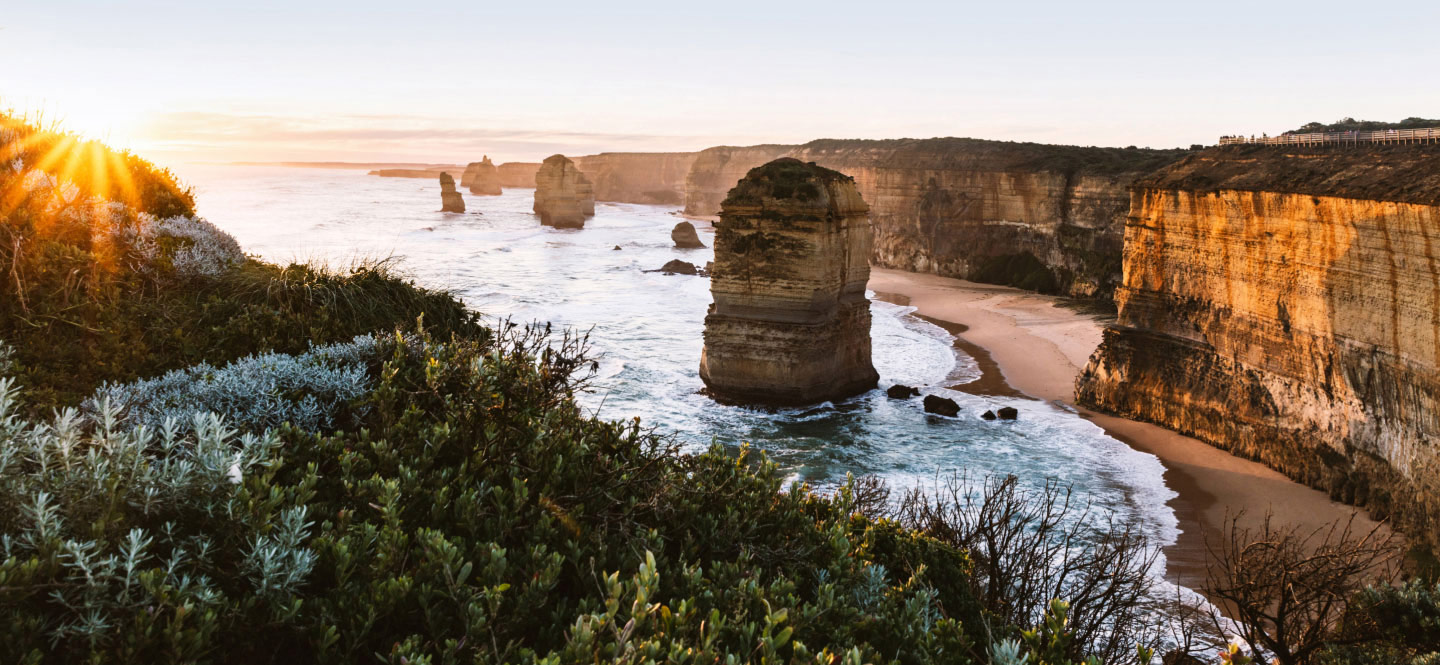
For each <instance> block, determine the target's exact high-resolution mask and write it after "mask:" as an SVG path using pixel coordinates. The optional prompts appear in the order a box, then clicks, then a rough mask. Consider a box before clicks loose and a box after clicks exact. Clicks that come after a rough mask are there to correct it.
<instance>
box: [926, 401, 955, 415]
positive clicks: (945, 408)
mask: <svg viewBox="0 0 1440 665" xmlns="http://www.w3.org/2000/svg"><path fill="white" fill-rule="evenodd" d="M925 412H926V413H935V414H939V415H942V416H950V417H951V418H954V417H955V416H958V415H960V405H959V404H956V403H955V400H953V399H950V398H949V397H941V396H939V395H926V396H925Z"/></svg>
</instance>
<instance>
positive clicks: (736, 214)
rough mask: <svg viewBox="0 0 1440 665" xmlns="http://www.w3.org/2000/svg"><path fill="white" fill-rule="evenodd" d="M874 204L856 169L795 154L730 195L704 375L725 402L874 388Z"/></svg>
mask: <svg viewBox="0 0 1440 665" xmlns="http://www.w3.org/2000/svg"><path fill="white" fill-rule="evenodd" d="M867 212H868V207H867V206H866V205H865V202H864V200H862V199H861V198H860V194H859V192H858V191H856V189H855V184H854V180H853V179H852V178H850V177H848V176H845V175H843V174H841V173H837V172H835V171H832V170H829V169H825V168H821V167H818V166H815V165H813V164H805V163H803V162H799V161H796V160H793V159H781V160H776V161H774V162H771V163H769V164H766V165H764V166H762V167H759V168H756V169H754V170H752V171H751V172H750V173H748V174H747V175H746V176H745V178H744V179H743V180H741V181H740V182H739V183H738V184H737V185H736V186H735V188H734V189H733V190H731V192H730V194H729V196H728V197H727V198H726V199H725V200H724V202H723V203H722V205H721V214H720V221H719V222H718V223H717V224H716V233H715V262H714V263H715V266H714V273H713V274H712V275H711V285H710V292H711V294H712V295H713V296H714V298H715V302H714V304H712V305H711V308H710V313H709V314H708V315H707V316H706V317H705V347H704V350H703V351H702V353H701V356H700V378H701V379H702V380H703V381H704V382H705V385H706V387H707V388H708V390H709V392H710V394H711V395H712V396H714V397H715V398H717V399H720V400H722V401H730V402H748V403H764V404H809V403H815V402H820V401H824V400H830V399H839V398H843V397H849V396H851V395H854V394H857V393H860V392H864V391H866V390H870V389H871V388H874V387H875V385H876V383H877V381H878V379H879V376H878V375H877V374H876V372H875V368H874V366H873V365H872V364H871V361H870V303H869V301H868V300H866V298H865V283H866V282H867V281H868V280H869V278H870V266H869V263H868V261H867V257H868V256H869V253H870V251H869V250H870V225H869V222H868V220H867V218H866V214H867Z"/></svg>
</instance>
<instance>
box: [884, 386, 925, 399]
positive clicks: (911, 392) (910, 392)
mask: <svg viewBox="0 0 1440 665" xmlns="http://www.w3.org/2000/svg"><path fill="white" fill-rule="evenodd" d="M885 394H886V395H889V396H890V397H893V398H895V399H910V398H911V397H914V396H916V395H919V394H920V391H919V390H916V389H915V388H911V387H910V386H903V385H900V384H898V383H897V384H895V385H893V386H890V388H889V389H888V390H886V391H885Z"/></svg>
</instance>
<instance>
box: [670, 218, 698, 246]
mask: <svg viewBox="0 0 1440 665" xmlns="http://www.w3.org/2000/svg"><path fill="white" fill-rule="evenodd" d="M670 239H671V240H673V241H675V246H676V247H679V248H680V249H700V248H702V247H704V246H705V243H702V242H700V235H699V234H697V233H696V232H695V225H694V224H691V223H690V222H680V223H679V224H676V225H675V228H673V229H671V230H670Z"/></svg>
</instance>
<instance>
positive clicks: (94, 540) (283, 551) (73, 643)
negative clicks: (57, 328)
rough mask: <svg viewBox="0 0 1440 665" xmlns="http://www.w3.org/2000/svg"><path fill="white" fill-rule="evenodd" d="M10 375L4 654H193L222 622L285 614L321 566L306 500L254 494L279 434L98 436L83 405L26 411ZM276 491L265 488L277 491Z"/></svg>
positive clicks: (1, 411)
mask: <svg viewBox="0 0 1440 665" xmlns="http://www.w3.org/2000/svg"><path fill="white" fill-rule="evenodd" d="M16 400H17V391H16V389H15V388H14V384H13V381H12V380H11V379H9V378H3V379H0V503H3V505H5V506H7V507H9V508H10V509H8V510H4V511H0V606H3V607H5V608H6V611H4V612H0V633H3V635H4V637H3V638H0V642H3V646H0V660H3V661H4V662H7V663H42V662H79V661H80V660H82V659H81V658H80V657H79V656H80V655H81V654H90V655H91V656H92V657H96V658H97V661H96V662H145V661H150V660H152V659H153V660H156V661H159V660H166V661H186V660H192V659H194V658H196V657H198V656H200V655H202V654H204V653H206V652H208V651H210V650H211V649H212V648H213V647H212V646H210V644H211V643H212V642H213V641H214V640H216V639H218V638H217V635H216V632H217V631H218V630H220V629H222V628H224V627H229V626H236V625H242V624H243V623H247V622H248V623H251V624H253V625H264V624H266V623H269V622H283V621H286V620H287V619H288V617H290V616H293V613H294V610H295V609H297V608H296V607H295V606H293V605H289V604H288V603H289V602H290V601H291V597H290V595H291V594H292V593H293V591H294V590H295V588H296V587H297V586H298V584H299V583H300V582H301V581H302V580H303V579H304V578H305V576H306V574H307V573H308V572H309V570H310V568H311V567H312V566H313V565H314V561H315V555H314V553H313V552H312V551H310V550H308V549H306V548H305V547H303V546H302V541H304V540H305V539H306V534H307V531H308V529H309V527H310V523H309V521H308V520H307V519H306V514H305V512H304V508H303V506H300V505H299V501H298V500H297V499H298V497H297V496H295V495H292V494H286V493H287V492H299V491H302V490H301V489H300V488H296V489H289V488H284V489H282V488H275V491H276V492H278V494H266V495H261V496H255V495H252V494H251V493H250V491H249V489H248V488H249V487H253V485H249V484H247V482H246V479H247V477H249V476H250V475H251V474H252V473H257V474H260V475H261V476H262V477H263V476H264V475H265V474H268V473H270V471H269V469H268V467H269V466H270V465H272V464H274V463H275V462H276V458H275V454H276V452H277V448H278V446H279V443H280V442H279V440H278V439H277V438H275V437H274V436H266V437H256V436H251V435H244V436H241V435H237V434H236V432H235V431H233V430H231V429H229V428H228V427H226V426H225V424H224V423H223V422H222V421H221V420H219V419H218V418H215V417H213V416H197V417H196V418H195V420H194V422H193V423H192V424H191V428H190V429H192V430H193V432H194V434H192V435H188V436H186V435H181V434H179V432H178V430H177V428H175V427H170V426H166V427H162V428H160V429H158V430H157V429H149V428H142V429H131V430H123V429H119V428H117V426H116V421H115V419H114V418H113V414H105V416H104V417H102V418H100V424H99V425H98V427H97V428H96V429H94V430H93V431H89V430H86V429H85V428H84V427H82V422H83V419H81V418H79V417H78V416H77V414H76V412H75V411H74V410H67V411H65V412H63V413H61V414H59V415H57V416H56V417H55V418H54V419H53V420H52V421H51V422H49V423H32V422H28V421H26V420H23V419H21V418H20V417H19V416H18V415H17V406H18V404H17V401H16ZM267 489H268V488H267Z"/></svg>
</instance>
